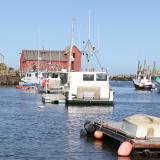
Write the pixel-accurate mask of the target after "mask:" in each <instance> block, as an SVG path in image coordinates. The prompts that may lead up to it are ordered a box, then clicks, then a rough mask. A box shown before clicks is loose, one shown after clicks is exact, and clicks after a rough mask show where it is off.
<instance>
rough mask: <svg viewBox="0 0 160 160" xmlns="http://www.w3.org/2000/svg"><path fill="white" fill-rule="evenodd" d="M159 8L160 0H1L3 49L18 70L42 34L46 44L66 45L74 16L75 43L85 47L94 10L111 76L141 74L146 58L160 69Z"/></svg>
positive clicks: (96, 39) (95, 36)
mask: <svg viewBox="0 0 160 160" xmlns="http://www.w3.org/2000/svg"><path fill="white" fill-rule="evenodd" d="M159 8H160V1H158V0H153V1H151V0H134V1H132V0H88V1H85V0H67V1H65V0H58V1H57V0H14V1H10V0H0V52H1V53H3V54H4V56H5V63H6V64H8V65H9V66H12V67H15V68H18V67H19V57H20V55H19V53H20V52H21V50H22V49H38V32H39V35H40V48H45V49H53V50H56V49H64V48H65V47H66V46H68V45H69V44H70V35H71V21H72V18H73V17H75V18H76V26H75V29H76V34H75V43H76V44H77V45H78V46H79V47H80V49H83V45H82V42H83V41H86V40H87V39H88V12H89V10H90V11H91V41H92V42H93V43H94V44H95V46H98V47H97V48H98V50H99V52H98V53H97V56H98V57H99V60H100V61H101V64H102V66H104V67H105V68H109V73H110V74H111V75H112V74H124V73H126V74H127V73H135V71H136V65H137V61H138V60H141V61H144V59H146V60H147V62H148V64H149V65H151V66H152V63H153V61H156V62H157V65H158V66H159V67H160V9H159ZM92 60H93V61H92V64H91V65H93V66H96V67H98V66H97V63H96V61H95V58H92ZM84 64H85V63H84ZM83 66H84V65H83Z"/></svg>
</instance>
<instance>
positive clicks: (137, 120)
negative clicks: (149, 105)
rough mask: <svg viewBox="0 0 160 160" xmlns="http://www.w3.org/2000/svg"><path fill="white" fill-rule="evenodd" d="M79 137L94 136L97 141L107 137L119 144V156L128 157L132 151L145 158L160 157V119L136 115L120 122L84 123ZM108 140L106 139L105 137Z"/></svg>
mask: <svg viewBox="0 0 160 160" xmlns="http://www.w3.org/2000/svg"><path fill="white" fill-rule="evenodd" d="M80 133H81V136H85V135H91V136H92V135H94V137H95V138H97V139H100V138H101V139H102V137H103V138H105V137H104V136H103V135H106V136H109V137H111V138H112V139H114V140H115V141H117V142H120V146H119V149H118V155H119V156H129V155H130V154H132V153H133V152H134V151H135V152H137V153H142V154H143V156H147V158H150V157H152V155H153V156H154V157H160V118H158V117H154V116H150V115H146V114H136V115H132V116H129V117H126V118H124V119H123V121H121V122H114V121H110V120H108V121H106V122H104V121H95V122H92V121H86V122H85V123H84V129H82V130H81V132H80ZM107 140H108V137H107Z"/></svg>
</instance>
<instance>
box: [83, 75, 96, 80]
mask: <svg viewBox="0 0 160 160" xmlns="http://www.w3.org/2000/svg"><path fill="white" fill-rule="evenodd" d="M83 81H94V74H83Z"/></svg>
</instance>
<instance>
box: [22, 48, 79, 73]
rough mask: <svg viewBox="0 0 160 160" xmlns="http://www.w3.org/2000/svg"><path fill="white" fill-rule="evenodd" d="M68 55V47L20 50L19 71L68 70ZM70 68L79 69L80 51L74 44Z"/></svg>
mask: <svg viewBox="0 0 160 160" xmlns="http://www.w3.org/2000/svg"><path fill="white" fill-rule="evenodd" d="M69 55H70V48H69V47H68V48H66V49H64V50H22V53H21V57H20V72H21V73H22V74H24V73H25V72H27V71H33V70H38V69H39V71H60V70H62V69H66V70H68V66H69ZM71 70H72V71H80V70H81V52H80V50H79V49H78V48H77V47H76V46H73V48H72V56H71Z"/></svg>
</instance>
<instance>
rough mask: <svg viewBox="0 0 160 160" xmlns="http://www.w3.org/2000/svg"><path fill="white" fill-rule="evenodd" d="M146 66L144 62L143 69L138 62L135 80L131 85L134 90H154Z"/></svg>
mask: <svg viewBox="0 0 160 160" xmlns="http://www.w3.org/2000/svg"><path fill="white" fill-rule="evenodd" d="M146 66H147V65H146V61H144V66H143V68H142V66H141V65H140V61H138V66H137V74H136V78H134V79H133V84H134V86H135V88H136V89H140V90H151V89H153V88H154V84H153V82H152V80H151V75H150V73H149V68H147V67H146Z"/></svg>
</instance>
